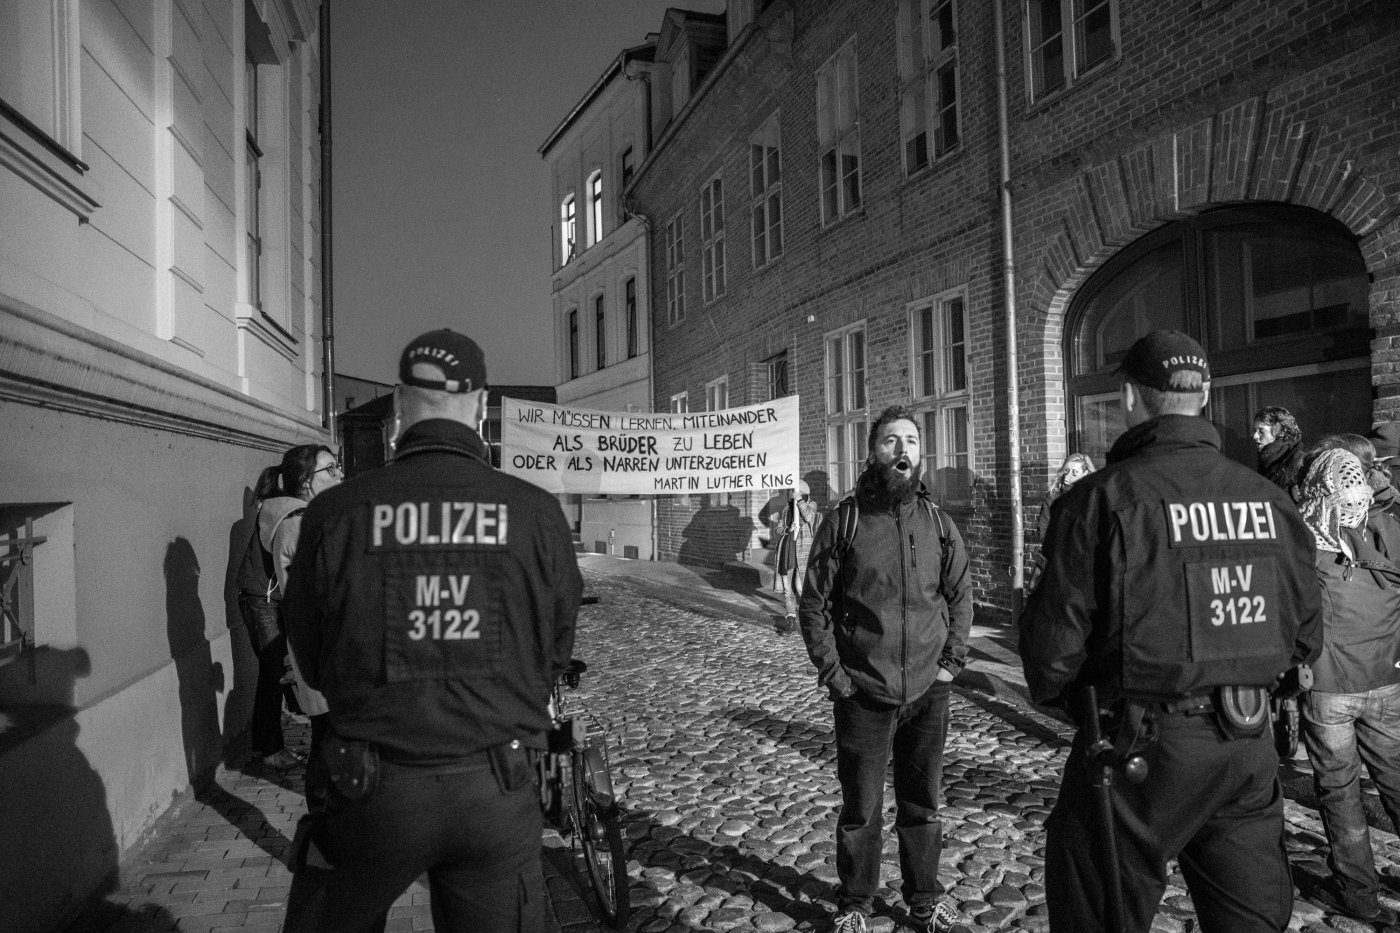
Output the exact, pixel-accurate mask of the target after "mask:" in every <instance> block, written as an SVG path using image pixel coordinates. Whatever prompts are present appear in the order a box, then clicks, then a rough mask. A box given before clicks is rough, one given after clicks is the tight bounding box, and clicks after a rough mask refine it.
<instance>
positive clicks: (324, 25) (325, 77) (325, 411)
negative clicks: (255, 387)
mask: <svg viewBox="0 0 1400 933" xmlns="http://www.w3.org/2000/svg"><path fill="white" fill-rule="evenodd" d="M320 14H321V42H320V44H321V424H322V425H324V426H325V427H326V428H327V429H328V430H329V431H330V432H331V436H332V437H334V436H335V313H334V311H333V310H332V304H333V303H332V301H331V293H332V291H333V286H332V278H331V0H321V10H320Z"/></svg>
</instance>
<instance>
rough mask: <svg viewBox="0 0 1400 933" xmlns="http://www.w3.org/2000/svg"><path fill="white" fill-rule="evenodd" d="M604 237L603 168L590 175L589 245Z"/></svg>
mask: <svg viewBox="0 0 1400 933" xmlns="http://www.w3.org/2000/svg"><path fill="white" fill-rule="evenodd" d="M602 239H603V170H602V169H599V170H598V171H596V172H594V173H593V174H592V175H589V176H588V245H589V246H593V245H594V244H596V243H599V242H601V241H602Z"/></svg>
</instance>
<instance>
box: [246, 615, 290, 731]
mask: <svg viewBox="0 0 1400 933" xmlns="http://www.w3.org/2000/svg"><path fill="white" fill-rule="evenodd" d="M255 603H268V600H265V599H263V598H262V597H260V596H250V595H248V594H246V593H244V594H241V595H240V596H239V597H238V609H239V611H240V612H241V613H242V615H243V624H244V625H245V626H247V629H248V632H249V637H250V638H253V648H254V651H255V652H256V653H257V657H258V684H257V687H256V688H255V690H254V693H253V716H252V719H251V721H250V722H249V723H248V738H249V741H250V743H251V745H252V749H253V754H254V755H256V756H257V757H259V758H266V757H267V756H268V755H275V754H277V753H278V752H280V751H281V750H282V749H283V748H284V747H285V745H286V742H285V741H284V739H283V738H282V683H281V681H282V675H283V673H284V672H285V671H286V667H287V662H286V658H287V639H286V636H284V635H278V636H277V637H276V638H274V639H272V641H270V642H268V643H267V644H266V645H264V646H263V647H262V649H261V650H258V647H257V640H256V638H255V637H254V636H253V634H252V633H253V632H255V631H256V626H257V622H256V621H255V620H254V618H253V613H254V612H256V611H257V608H256V606H255V605H254V604H255ZM269 605H270V603H269Z"/></svg>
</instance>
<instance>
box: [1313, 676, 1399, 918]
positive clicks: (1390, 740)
mask: <svg viewBox="0 0 1400 933" xmlns="http://www.w3.org/2000/svg"><path fill="white" fill-rule="evenodd" d="M1302 714H1303V741H1304V743H1305V744H1306V745H1307V748H1308V761H1310V762H1311V763H1312V769H1313V788H1314V789H1315V790H1316V791H1317V798H1318V802H1319V805H1320V806H1319V808H1320V810H1321V811H1322V825H1323V826H1324V827H1325V828H1326V830H1327V842H1328V844H1329V845H1330V846H1331V847H1332V852H1331V855H1329V856H1328V859H1327V861H1328V864H1329V866H1330V867H1331V869H1332V873H1333V874H1334V875H1335V876H1336V878H1337V880H1338V882H1339V883H1340V886H1341V888H1342V890H1343V891H1344V892H1346V893H1348V894H1356V895H1360V896H1361V897H1373V896H1374V895H1375V893H1376V891H1377V889H1378V887H1379V884H1380V880H1379V878H1378V877H1377V876H1376V866H1375V861H1374V856H1373V855H1372V853H1371V833H1370V830H1369V829H1368V828H1367V826H1366V813H1365V811H1364V810H1363V809H1362V807H1361V765H1362V763H1365V765H1366V770H1367V771H1368V772H1369V773H1370V775H1371V780H1372V781H1374V782H1375V784H1376V790H1377V791H1378V792H1379V793H1380V798H1381V804H1382V806H1384V807H1385V812H1386V814H1387V815H1389V817H1390V822H1391V825H1392V826H1394V827H1395V828H1396V830H1397V831H1400V684H1391V685H1390V686H1387V687H1379V688H1377V689H1375V690H1370V691H1367V692H1366V693H1324V692H1322V691H1321V690H1311V691H1309V692H1308V693H1305V694H1304V695H1303V703H1302Z"/></svg>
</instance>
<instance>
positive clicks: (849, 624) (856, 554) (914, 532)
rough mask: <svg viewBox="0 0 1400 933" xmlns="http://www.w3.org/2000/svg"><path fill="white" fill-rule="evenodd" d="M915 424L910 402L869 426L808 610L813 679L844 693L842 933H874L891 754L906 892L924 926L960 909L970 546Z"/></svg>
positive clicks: (820, 539)
mask: <svg viewBox="0 0 1400 933" xmlns="http://www.w3.org/2000/svg"><path fill="white" fill-rule="evenodd" d="M921 472H922V469H921V464H920V461H919V426H918V423H917V421H916V420H915V415H914V414H913V413H912V412H910V411H909V410H908V409H906V408H904V407H902V406H891V407H889V408H886V409H885V410H884V411H882V412H881V413H880V415H879V417H878V418H876V419H875V424H874V425H873V426H872V427H871V429H870V437H869V453H868V455H867V456H866V461H865V470H864V471H863V472H862V473H861V475H860V478H859V479H858V480H857V481H856V490H855V493H854V494H853V495H852V496H848V497H847V498H846V499H844V500H842V501H841V503H839V504H838V505H837V507H836V508H835V509H834V510H832V511H831V513H829V514H828V515H827V516H826V518H825V519H824V520H823V522H822V524H821V527H820V528H818V529H817V535H816V539H815V540H814V542H813V544H812V553H811V557H810V559H809V561H808V564H807V577H806V582H805V583H804V585H803V589H802V601H801V604H800V608H799V616H800V619H801V623H802V637H803V639H804V640H805V641H806V643H807V653H808V655H810V657H811V658H812V663H813V664H814V665H816V668H817V683H818V684H819V685H822V686H825V687H826V688H827V691H828V692H829V694H830V696H831V698H832V700H833V701H834V702H835V709H834V710H833V713H834V719H835V723H836V776H837V779H838V780H839V781H840V783H841V799H842V804H841V814H840V817H839V820H838V822H837V826H836V871H837V874H838V875H839V877H840V881H841V885H840V890H839V892H838V900H837V912H836V916H835V918H834V921H833V924H832V927H831V929H832V930H833V933H866V930H867V929H868V925H869V919H870V914H871V910H872V907H873V903H874V897H875V892H876V890H877V889H879V887H880V849H881V846H882V843H883V839H884V825H883V815H884V796H885V771H886V769H887V768H888V767H889V764H890V760H891V757H893V760H894V793H895V802H896V813H895V833H896V835H897V836H898V838H899V866H900V873H901V875H902V876H903V885H902V887H901V893H902V894H903V896H904V902H905V904H906V906H907V907H908V909H909V921H908V923H909V925H910V926H912V927H913V928H914V929H915V930H918V931H920V933H924V931H934V930H937V931H946V930H952V929H954V925H955V924H956V923H958V922H959V920H960V918H959V915H958V912H957V910H956V909H955V908H954V907H953V905H952V904H951V903H950V902H949V901H946V900H945V901H942V902H940V901H939V898H940V896H941V895H942V893H943V891H944V890H945V887H944V885H942V884H940V883H939V880H938V861H939V857H940V855H941V854H942V849H943V826H942V824H941V823H940V822H939V819H938V794H939V784H940V783H941V781H942V778H943V744H944V741H945V739H946V738H947V735H948V698H949V693H950V684H951V683H952V681H953V678H954V677H956V676H957V675H958V674H959V673H960V672H961V671H962V669H963V665H964V663H965V661H964V659H965V658H966V656H967V637H968V630H969V629H970V628H971V626H972V584H971V580H970V578H969V576H968V572H967V549H966V548H965V547H964V546H963V541H962V536H961V535H959V534H958V530H957V528H956V527H955V526H954V525H953V522H952V521H951V520H950V519H949V518H948V517H947V516H946V515H945V514H943V512H942V511H941V510H940V509H939V508H938V507H937V506H936V505H934V504H933V502H932V501H931V500H930V499H929V497H928V494H927V493H926V492H925V490H924V486H923V483H922V482H921V481H920V478H919V477H920V474H921Z"/></svg>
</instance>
